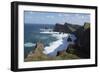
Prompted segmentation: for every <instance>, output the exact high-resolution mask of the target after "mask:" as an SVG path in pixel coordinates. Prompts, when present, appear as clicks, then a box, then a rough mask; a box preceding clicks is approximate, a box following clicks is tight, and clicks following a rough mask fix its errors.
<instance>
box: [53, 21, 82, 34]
mask: <svg viewBox="0 0 100 73" xmlns="http://www.w3.org/2000/svg"><path fill="white" fill-rule="evenodd" d="M80 27H81V26H79V25H75V24H70V23H65V24H59V23H57V24H56V25H55V27H54V31H56V32H64V33H72V32H74V31H76V30H77V29H78V28H80Z"/></svg>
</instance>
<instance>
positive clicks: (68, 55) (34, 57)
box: [24, 48, 80, 62]
mask: <svg viewBox="0 0 100 73" xmlns="http://www.w3.org/2000/svg"><path fill="white" fill-rule="evenodd" d="M40 49H42V48H38V52H37V53H32V54H30V56H28V57H27V58H25V60H24V61H25V62H29V61H45V60H48V61H49V60H72V59H80V57H78V56H77V55H76V54H75V53H74V52H75V50H74V49H72V48H71V49H69V50H68V52H66V51H63V52H62V54H59V55H58V56H56V57H48V56H47V55H45V54H43V53H41V52H40V51H41V50H40Z"/></svg>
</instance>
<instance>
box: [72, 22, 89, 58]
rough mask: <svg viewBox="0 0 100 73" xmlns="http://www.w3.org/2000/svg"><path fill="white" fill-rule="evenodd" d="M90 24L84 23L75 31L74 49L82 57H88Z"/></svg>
mask: <svg viewBox="0 0 100 73" xmlns="http://www.w3.org/2000/svg"><path fill="white" fill-rule="evenodd" d="M89 26H90V24H89V23H88V24H87V23H85V24H84V26H83V27H82V28H80V29H78V30H77V31H76V32H74V33H75V35H76V37H77V40H76V51H77V53H78V54H79V55H80V56H81V57H83V58H90V27H89Z"/></svg>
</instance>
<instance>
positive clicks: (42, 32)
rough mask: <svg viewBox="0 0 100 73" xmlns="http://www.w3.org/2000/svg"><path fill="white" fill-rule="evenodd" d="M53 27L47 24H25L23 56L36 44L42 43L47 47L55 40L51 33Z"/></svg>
mask: <svg viewBox="0 0 100 73" xmlns="http://www.w3.org/2000/svg"><path fill="white" fill-rule="evenodd" d="M53 28H54V25H48V24H25V25H24V56H25V57H26V56H27V54H28V53H29V52H30V51H32V50H33V49H34V47H35V45H36V43H37V42H39V41H40V42H42V43H43V44H44V46H49V44H50V43H51V42H53V41H56V40H57V38H56V37H53V36H52V34H49V33H47V32H52V31H53Z"/></svg>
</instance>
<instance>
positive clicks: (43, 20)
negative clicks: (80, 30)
mask: <svg viewBox="0 0 100 73" xmlns="http://www.w3.org/2000/svg"><path fill="white" fill-rule="evenodd" d="M65 22H67V23H71V24H77V25H84V23H85V22H90V14H87V13H60V12H34V11H24V23H25V24H51V25H54V24H56V23H60V24H64V23H65Z"/></svg>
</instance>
